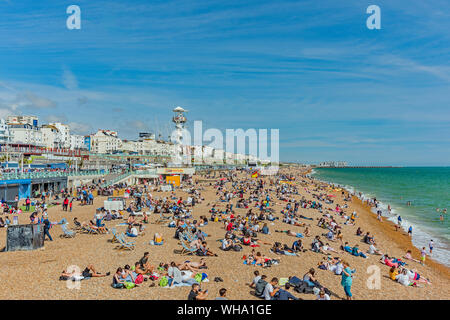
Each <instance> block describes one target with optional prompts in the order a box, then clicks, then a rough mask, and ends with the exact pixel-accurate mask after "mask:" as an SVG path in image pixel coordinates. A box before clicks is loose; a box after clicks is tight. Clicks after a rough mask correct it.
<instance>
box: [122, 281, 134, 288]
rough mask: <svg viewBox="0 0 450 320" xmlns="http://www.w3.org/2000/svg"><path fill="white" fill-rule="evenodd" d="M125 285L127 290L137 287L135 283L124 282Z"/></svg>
mask: <svg viewBox="0 0 450 320" xmlns="http://www.w3.org/2000/svg"><path fill="white" fill-rule="evenodd" d="M123 284H124V286H125V288H127V289H133V288H134V287H135V286H136V285H135V284H134V283H133V282H128V281H127V282H124V283H123Z"/></svg>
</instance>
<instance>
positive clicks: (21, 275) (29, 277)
mask: <svg viewBox="0 0 450 320" xmlns="http://www.w3.org/2000/svg"><path fill="white" fill-rule="evenodd" d="M291 172H293V173H299V171H298V169H291ZM194 179H199V180H204V179H203V178H202V177H198V176H194ZM265 179H269V178H265ZM204 185H205V190H204V191H202V196H203V197H204V198H205V201H203V202H202V203H200V204H198V205H196V206H195V207H194V210H193V213H194V217H195V218H198V217H199V216H201V215H206V216H207V217H209V213H208V211H209V209H210V207H211V205H209V206H208V204H209V203H213V202H216V199H217V196H216V194H215V189H214V188H212V187H209V186H207V184H204ZM298 189H299V193H300V195H297V196H295V197H294V198H295V199H300V198H301V197H302V196H305V198H306V199H308V200H309V199H310V200H313V198H312V196H311V194H310V193H308V192H307V191H305V189H304V188H303V187H300V186H298ZM308 190H312V188H311V187H308ZM331 193H333V194H335V195H336V198H335V199H336V200H335V202H338V203H340V204H342V203H343V201H342V197H341V194H340V192H331ZM152 194H153V197H162V196H168V195H169V193H165V192H154V193H152ZM176 194H177V196H183V199H185V198H186V197H187V193H186V192H183V191H176ZM105 198H106V197H96V199H95V201H94V205H92V206H79V205H78V203H75V202H74V209H73V212H72V213H70V212H63V211H62V209H61V206H58V207H51V208H49V209H48V211H49V217H50V218H51V220H52V221H57V220H58V221H59V220H60V219H61V218H62V217H66V218H67V220H68V221H69V223H70V224H69V227H71V226H73V223H72V219H73V217H75V216H76V217H78V219H79V220H80V221H87V220H88V219H92V217H93V215H94V213H95V208H98V207H101V206H103V200H104V199H105ZM235 202H236V200H235V199H233V200H232V203H235ZM217 203H218V206H219V207H222V208H223V207H225V203H221V202H217ZM275 203H276V204H275V205H274V206H271V207H273V208H274V209H275V212H276V213H275V216H277V217H281V214H280V210H281V209H282V208H283V207H284V206H285V203H284V202H282V201H280V200H277V199H276V200H275ZM347 204H348V205H349V208H348V209H345V212H347V213H351V212H352V211H353V210H355V211H357V213H358V218H357V219H356V226H349V225H348V226H347V225H346V226H343V228H342V229H343V230H342V233H343V235H344V241H348V242H349V245H351V246H353V245H355V244H358V245H359V248H360V250H361V251H364V252H366V251H367V249H368V245H366V244H364V243H362V242H361V237H358V236H356V234H355V233H356V229H357V227H358V226H359V227H361V229H362V230H363V231H364V233H365V232H366V231H370V233H371V234H372V235H373V236H375V240H376V242H377V248H378V249H380V250H381V251H383V252H386V251H387V252H388V253H389V255H390V256H395V257H397V258H401V257H402V256H403V255H404V254H405V252H406V249H410V250H412V252H413V257H414V258H416V259H419V250H418V249H416V248H415V247H414V246H413V245H412V243H411V240H410V238H409V237H408V236H407V235H406V233H405V232H403V231H398V232H396V231H394V225H393V223H391V222H388V221H386V220H384V221H383V223H380V222H379V221H378V220H377V219H376V215H375V214H373V213H372V212H370V208H369V206H367V205H365V204H363V203H362V202H361V201H360V200H359V199H357V198H356V197H353V200H352V202H347ZM323 205H324V208H334V206H335V204H334V205H327V204H325V203H324V204H323ZM247 210H248V209H235V212H236V214H238V215H239V214H240V215H245V213H246V212H247ZM299 212H300V213H301V214H303V215H305V216H307V217H311V218H313V219H314V220H313V221H308V220H304V222H306V223H310V224H311V227H310V231H311V234H312V236H311V237H307V238H304V239H303V243H304V246H305V247H306V248H310V243H311V241H312V239H313V237H314V235H322V233H324V232H325V230H324V229H322V228H319V227H318V226H317V225H316V224H317V220H316V219H317V218H319V217H320V216H321V215H320V214H319V212H318V211H317V210H313V209H300V210H299ZM28 216H29V213H23V214H22V215H21V216H20V218H19V220H20V223H28V221H29V218H28ZM156 219H157V217H156V216H153V215H151V216H150V221H151V222H153V221H155V220H156ZM337 221H338V223H340V224H342V223H343V222H344V220H343V219H342V218H340V217H338V218H337ZM120 222H121V221H120V220H119V221H117V220H116V221H111V222H106V225H107V227H109V228H111V227H116V225H117V224H119V223H120ZM268 225H269V229H270V232H271V234H269V235H263V234H261V235H258V239H261V240H263V241H265V242H270V243H273V242H274V241H279V242H281V243H283V244H284V243H286V244H288V245H291V244H292V242H293V241H294V240H295V238H294V237H290V236H287V235H286V234H284V233H283V234H281V233H276V232H275V230H288V229H290V230H292V231H295V232H303V231H304V228H302V227H295V226H292V225H287V224H285V223H282V222H281V221H280V220H276V221H275V222H274V225H272V224H271V223H269V224H268ZM116 228H117V231H118V232H122V231H123V232H124V231H125V227H120V226H117V227H116ZM203 230H204V231H205V232H206V233H208V234H209V235H210V237H208V239H207V242H208V246H209V248H210V250H212V251H213V252H214V253H217V254H218V257H207V258H206V259H207V265H208V267H209V268H208V269H207V270H206V271H205V272H206V273H207V274H208V277H209V279H210V282H209V283H202V288H204V289H208V290H209V293H210V295H209V298H210V299H213V298H215V297H216V296H217V292H218V290H219V289H220V288H222V287H224V288H227V289H228V294H227V296H228V298H230V299H256V298H255V297H253V296H252V295H250V293H249V292H250V290H251V289H250V288H249V287H248V286H246V285H245V284H246V283H248V282H250V281H251V280H252V278H253V271H254V270H256V269H258V270H259V271H260V273H261V274H266V275H267V277H268V278H269V279H270V278H272V277H275V276H276V277H279V278H280V277H288V276H293V275H296V276H298V277H302V276H303V275H304V274H305V273H306V272H307V271H308V269H309V268H311V267H314V268H315V269H316V278H317V279H318V280H319V282H320V283H321V284H322V285H324V286H325V287H328V288H329V289H330V290H331V291H333V292H334V293H336V294H337V295H338V296H339V297H341V298H343V297H344V296H345V295H344V291H343V289H342V287H341V285H340V281H341V277H340V276H336V275H334V274H333V273H332V272H331V271H328V270H320V269H318V268H317V263H318V262H319V261H321V260H322V259H323V257H324V255H323V254H320V253H314V252H312V251H307V252H304V253H301V254H300V256H299V257H295V256H278V255H275V254H273V253H271V252H270V251H269V248H270V246H268V245H261V247H260V248H256V250H257V251H258V250H260V251H261V252H262V253H264V254H266V255H267V256H269V257H272V258H281V262H280V264H279V265H274V266H272V267H270V268H264V269H263V268H261V267H254V266H247V265H244V264H243V260H242V256H243V255H247V254H248V253H250V251H251V248H249V247H245V246H244V249H243V251H241V252H223V251H221V250H220V249H219V244H220V243H219V242H218V241H217V240H219V239H222V238H223V236H224V233H225V230H224V228H223V224H222V223H219V222H216V223H215V222H209V224H208V226H206V227H204V228H203ZM50 232H51V234H52V237H53V239H54V241H53V242H49V241H46V242H45V248H44V249H41V250H36V251H21V252H0V265H1V266H2V272H0V284H1V285H2V290H1V291H0V299H133V300H141V299H181V300H185V299H186V298H187V295H188V292H189V290H190V288H189V287H181V288H174V289H167V288H160V287H153V288H150V287H149V285H150V283H151V281H147V282H144V283H143V284H142V285H140V286H139V287H137V288H134V289H132V290H125V289H123V290H117V289H113V288H112V287H111V281H112V275H111V276H109V277H106V278H93V279H90V280H84V281H81V289H80V290H76V289H68V288H67V287H66V282H65V281H59V280H58V278H59V276H60V273H61V271H62V270H63V269H65V268H67V267H68V266H69V265H78V266H80V268H81V269H84V267H85V266H86V265H88V264H93V265H94V266H95V267H96V268H97V269H98V270H99V271H101V272H107V271H109V272H111V273H112V274H113V273H114V272H115V270H116V269H117V267H119V266H124V265H125V264H129V265H133V264H134V263H135V262H136V261H138V260H139V259H140V258H141V257H142V255H143V253H144V252H145V251H149V252H150V261H151V263H152V264H154V265H158V264H159V262H165V263H170V262H171V261H175V262H183V261H185V260H191V261H198V260H199V259H200V257H196V256H180V255H179V254H176V253H174V249H179V248H180V245H178V240H177V239H174V238H173V235H174V232H175V229H173V228H168V227H167V226H166V225H155V224H148V225H146V230H145V234H144V235H140V236H139V237H138V238H134V239H132V241H136V243H137V245H136V249H135V250H133V251H122V252H119V251H117V250H115V249H114V247H115V244H112V243H110V242H109V241H108V240H109V239H111V238H112V235H111V234H106V235H87V234H77V235H76V237H75V238H74V239H60V238H59V234H61V233H62V231H61V227H60V226H53V228H52V229H51V231H50ZM155 232H160V233H163V235H164V239H165V241H164V245H163V246H151V245H149V241H150V240H151V239H152V238H153V235H154V233H155ZM321 238H324V237H322V236H321ZM5 241H6V230H5V229H4V228H2V229H0V248H3V247H4V246H5ZM330 245H331V247H333V248H334V249H339V246H340V243H339V242H330ZM333 256H340V257H343V258H344V259H345V260H347V261H348V262H349V263H350V266H351V267H352V268H356V270H357V272H356V274H355V276H356V277H355V279H354V281H353V286H352V292H353V295H354V299H449V298H450V286H449V284H450V282H449V279H450V273H449V269H448V268H446V267H445V266H443V265H440V264H438V263H436V262H434V261H432V260H431V259H430V258H429V257H427V261H426V265H425V266H421V265H420V264H419V263H416V262H412V261H410V262H408V267H410V268H413V269H416V270H418V272H419V273H420V274H421V276H424V277H426V278H429V279H430V280H431V282H432V284H431V285H426V284H423V287H422V288H413V287H404V286H402V285H400V284H398V283H396V282H394V281H392V280H390V279H389V278H388V271H389V267H387V266H385V265H383V264H381V263H380V262H379V258H380V257H379V256H369V258H368V259H363V258H361V257H354V256H352V255H350V254H348V253H341V252H339V253H336V254H333ZM371 265H374V266H377V267H379V268H380V271H381V274H380V276H381V277H380V278H381V289H373V290H371V289H368V288H367V285H366V282H367V279H368V278H369V276H370V275H371V274H369V273H367V267H369V266H371ZM215 277H221V278H222V279H223V280H224V282H219V283H216V282H214V281H213V279H214V278H215ZM291 293H293V294H294V295H295V296H297V297H301V298H303V299H315V296H314V295H312V294H298V293H296V292H294V291H293V290H292V289H291ZM332 299H333V300H334V299H336V298H334V297H333V298H332Z"/></svg>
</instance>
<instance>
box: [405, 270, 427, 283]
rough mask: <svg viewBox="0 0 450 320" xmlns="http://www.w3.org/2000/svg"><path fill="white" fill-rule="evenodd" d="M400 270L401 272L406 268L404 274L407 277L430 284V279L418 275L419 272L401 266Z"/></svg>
mask: <svg viewBox="0 0 450 320" xmlns="http://www.w3.org/2000/svg"><path fill="white" fill-rule="evenodd" d="M401 270H402V272H403V270H406V274H407V275H408V277H409V279H410V280H411V281H415V282H419V283H426V284H431V281H430V280H429V279H427V278H425V277H422V276H420V274H419V273H418V272H417V271H416V270H412V269H407V268H401Z"/></svg>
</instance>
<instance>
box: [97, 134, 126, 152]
mask: <svg viewBox="0 0 450 320" xmlns="http://www.w3.org/2000/svg"><path fill="white" fill-rule="evenodd" d="M121 146H122V141H121V140H120V139H119V138H118V137H117V132H115V131H110V130H98V131H97V133H95V134H94V135H91V151H92V152H94V153H113V152H114V151H118V150H119V149H120V148H121Z"/></svg>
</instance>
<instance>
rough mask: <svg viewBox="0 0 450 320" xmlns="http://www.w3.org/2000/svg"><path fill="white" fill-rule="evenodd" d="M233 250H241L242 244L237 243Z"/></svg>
mask: <svg viewBox="0 0 450 320" xmlns="http://www.w3.org/2000/svg"><path fill="white" fill-rule="evenodd" d="M233 250H234V251H241V250H242V247H241V246H240V245H238V244H236V245H234V246H233Z"/></svg>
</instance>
